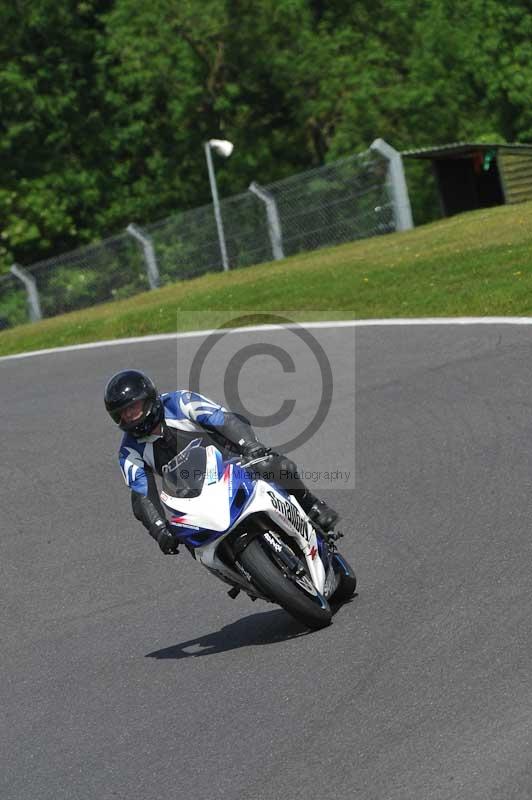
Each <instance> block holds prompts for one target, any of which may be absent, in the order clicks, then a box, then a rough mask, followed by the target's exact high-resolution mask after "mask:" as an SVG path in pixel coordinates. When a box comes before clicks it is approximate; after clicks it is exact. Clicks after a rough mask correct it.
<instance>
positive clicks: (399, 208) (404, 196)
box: [370, 139, 414, 231]
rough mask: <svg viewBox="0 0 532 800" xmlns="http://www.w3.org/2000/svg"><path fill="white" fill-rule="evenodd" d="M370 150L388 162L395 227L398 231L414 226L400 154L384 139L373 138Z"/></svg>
mask: <svg viewBox="0 0 532 800" xmlns="http://www.w3.org/2000/svg"><path fill="white" fill-rule="evenodd" d="M370 150H375V151H376V152H377V153H380V154H381V155H382V156H384V158H385V159H386V160H387V161H388V163H389V166H390V186H391V189H392V194H393V204H394V211H395V222H396V227H397V230H398V231H408V230H410V229H411V228H413V227H414V222H413V220H412V209H411V207H410V197H409V196H408V187H407V185H406V179H405V172H404V169H403V159H402V158H401V154H400V153H399V152H398V151H397V150H395V149H394V148H393V147H391V145H389V144H388V143H387V142H385V141H384V139H375V141H374V142H373V143H372V144H371V145H370Z"/></svg>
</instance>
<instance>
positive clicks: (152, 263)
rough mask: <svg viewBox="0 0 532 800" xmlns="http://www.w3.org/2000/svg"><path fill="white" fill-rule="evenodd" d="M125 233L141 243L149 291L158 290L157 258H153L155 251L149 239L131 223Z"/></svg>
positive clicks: (159, 282)
mask: <svg viewBox="0 0 532 800" xmlns="http://www.w3.org/2000/svg"><path fill="white" fill-rule="evenodd" d="M126 231H127V232H128V233H129V234H130V235H131V236H133V238H134V239H136V240H137V241H138V242H140V243H141V245H142V249H143V250H144V261H145V262H146V273H147V275H148V282H149V284H150V289H158V288H159V286H160V284H161V277H160V275H159V267H158V265H157V258H156V257H155V249H154V247H153V243H152V240H151V238H150V237H149V236H146V235H145V234H144V233H142V231H141V230H140V228H137V226H136V225H134V224H133V223H132V222H131V223H130V224H129V225H128V226H127V228H126Z"/></svg>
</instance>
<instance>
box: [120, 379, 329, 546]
mask: <svg viewBox="0 0 532 800" xmlns="http://www.w3.org/2000/svg"><path fill="white" fill-rule="evenodd" d="M105 407H106V409H107V411H108V412H109V414H110V415H111V418H112V419H113V421H114V422H115V423H116V424H117V425H118V426H119V428H121V429H122V431H124V436H123V438H122V442H121V445H120V452H119V463H120V467H121V469H122V473H123V475H124V478H125V481H126V484H127V485H128V486H129V488H130V489H131V504H132V508H133V514H134V515H135V517H136V518H137V519H138V520H139V521H140V522H142V524H143V525H144V527H145V528H146V529H147V531H148V532H149V534H150V535H151V536H152V537H153V538H154V539H155V540H156V542H157V543H158V544H159V547H160V548H161V550H162V551H163V553H165V554H176V553H177V552H178V540H177V538H176V537H175V536H174V534H173V533H172V531H171V530H170V529H169V527H168V524H167V522H166V518H165V514H164V511H163V508H162V505H161V501H160V499H159V492H158V490H157V485H156V482H155V477H154V474H155V473H156V474H158V475H161V474H162V467H163V466H164V465H165V464H167V463H168V462H169V461H170V460H171V459H172V458H174V456H175V455H176V454H177V453H178V452H180V451H181V450H182V449H183V448H184V447H186V446H187V444H189V442H190V441H191V440H192V439H197V438H198V437H200V438H203V439H204V440H205V444H206V445H207V444H213V443H214V444H216V445H217V446H218V447H220V448H221V449H222V451H224V452H225V455H226V456H230V455H233V456H234V455H235V454H239V455H242V456H243V457H244V458H245V459H246V461H251V460H253V459H258V458H261V457H263V456H266V455H268V458H267V459H266V460H265V461H264V462H262V463H261V464H257V465H256V466H255V468H256V469H257V470H258V471H259V472H260V470H267V471H268V474H269V475H272V474H273V478H274V480H275V481H276V482H277V483H279V484H280V485H281V486H283V487H284V488H285V489H286V490H287V491H288V492H289V493H290V494H293V495H294V497H295V498H296V500H297V501H298V503H299V504H300V505H301V507H302V508H303V509H304V511H306V513H307V514H308V515H309V517H310V518H311V520H312V521H313V522H315V523H316V524H317V525H319V526H320V527H321V528H323V529H324V530H331V529H332V528H333V526H334V525H335V524H336V521H337V519H338V514H337V513H336V511H334V510H333V509H332V508H330V507H329V506H328V505H327V504H326V503H325V502H324V501H323V500H318V498H317V497H316V496H315V495H313V494H312V492H310V491H309V489H308V488H307V487H306V486H305V484H304V483H303V482H302V481H301V480H300V478H299V477H298V475H297V467H296V465H295V464H294V462H293V461H291V460H290V459H289V458H287V457H286V456H283V455H280V454H278V453H271V451H270V450H269V448H267V447H266V446H265V445H263V444H262V443H261V442H259V441H258V439H257V437H256V435H255V432H254V431H253V429H252V427H251V425H250V424H249V423H248V422H247V421H246V420H245V419H244V418H243V417H241V416H240V415H238V414H235V413H233V412H231V411H228V410H227V409H225V408H223V406H220V405H219V404H217V403H213V402H212V400H209V399H207V398H206V397H203V396H202V395H200V394H198V393H196V392H190V391H183V390H180V391H176V392H166V393H163V394H159V393H158V391H157V388H156V387H155V384H154V383H153V381H152V380H151V379H150V378H149V377H148V376H147V375H145V374H143V373H142V372H139V371H138V370H134V369H126V370H122V371H120V372H117V373H116V374H115V375H113V376H112V378H111V379H110V380H109V382H108V383H107V386H106V388H105Z"/></svg>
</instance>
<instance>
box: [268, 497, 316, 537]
mask: <svg viewBox="0 0 532 800" xmlns="http://www.w3.org/2000/svg"><path fill="white" fill-rule="evenodd" d="M268 495H269V497H270V500H271V501H272V506H273V507H274V508H275V510H276V511H280V512H281V514H283V515H284V516H285V517H286V519H287V520H288V522H290V524H291V525H293V526H294V528H295V529H296V531H299V533H300V534H301V535H302V536H304V537H305V538H307V523H306V521H305V520H304V519H303V517H302V516H301V515H300V514H299V512H298V510H297V508H296V507H295V506H293V505H292V503H290V501H289V500H281V499H280V498H279V497H277V495H276V494H275V493H274V492H268Z"/></svg>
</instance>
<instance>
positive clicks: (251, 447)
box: [238, 441, 271, 461]
mask: <svg viewBox="0 0 532 800" xmlns="http://www.w3.org/2000/svg"><path fill="white" fill-rule="evenodd" d="M238 446H239V448H240V452H241V453H242V455H243V456H244V458H247V459H249V460H250V461H253V459H255V458H262V457H263V456H266V455H268V453H269V452H270V450H271V448H270V447H266V445H264V444H261V443H260V442H257V441H255V442H249V441H248V442H239V443H238Z"/></svg>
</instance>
